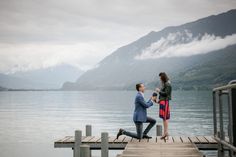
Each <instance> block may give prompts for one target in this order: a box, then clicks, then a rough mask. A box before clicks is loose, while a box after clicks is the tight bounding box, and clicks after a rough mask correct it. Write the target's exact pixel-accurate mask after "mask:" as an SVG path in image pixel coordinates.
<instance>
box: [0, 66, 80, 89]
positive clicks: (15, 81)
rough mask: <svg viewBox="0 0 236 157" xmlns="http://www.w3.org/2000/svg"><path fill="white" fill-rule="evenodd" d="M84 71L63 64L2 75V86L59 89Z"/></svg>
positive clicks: (0, 77)
mask: <svg viewBox="0 0 236 157" xmlns="http://www.w3.org/2000/svg"><path fill="white" fill-rule="evenodd" d="M82 73H83V71H82V70H80V69H78V68H75V67H73V66H70V65H66V64H62V65H57V66H54V67H49V68H44V69H37V70H31V71H25V72H16V73H13V74H8V75H6V74H0V86H4V87H7V88H12V89H58V88H60V87H61V86H62V84H63V83H64V82H66V81H76V79H77V78H78V77H79V76H80V75H81V74H82Z"/></svg>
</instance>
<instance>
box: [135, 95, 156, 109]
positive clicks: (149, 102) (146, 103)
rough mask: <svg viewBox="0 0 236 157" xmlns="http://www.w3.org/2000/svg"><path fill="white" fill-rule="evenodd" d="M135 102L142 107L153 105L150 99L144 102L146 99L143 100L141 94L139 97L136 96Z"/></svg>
mask: <svg viewBox="0 0 236 157" xmlns="http://www.w3.org/2000/svg"><path fill="white" fill-rule="evenodd" d="M137 102H138V103H139V104H141V105H142V106H143V107H145V108H149V107H151V106H152V105H153V102H152V101H151V99H150V100H148V101H147V102H146V101H145V100H144V98H143V97H141V96H139V97H138V98H137Z"/></svg>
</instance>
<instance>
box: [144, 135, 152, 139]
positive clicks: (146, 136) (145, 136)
mask: <svg viewBox="0 0 236 157" xmlns="http://www.w3.org/2000/svg"><path fill="white" fill-rule="evenodd" d="M143 138H147V139H151V138H152V137H151V136H148V135H143Z"/></svg>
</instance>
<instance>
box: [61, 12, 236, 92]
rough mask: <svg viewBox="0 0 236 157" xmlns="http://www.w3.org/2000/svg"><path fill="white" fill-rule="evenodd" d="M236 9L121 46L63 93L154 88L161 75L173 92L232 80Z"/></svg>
mask: <svg viewBox="0 0 236 157" xmlns="http://www.w3.org/2000/svg"><path fill="white" fill-rule="evenodd" d="M235 19H236V10H230V11H228V12H225V13H222V14H219V15H212V16H209V17H206V18H203V19H199V20H197V21H194V22H190V23H186V24H183V25H180V26H170V27H166V28H164V29H163V30H161V31H158V32H155V31H152V32H150V33H148V34H147V35H145V36H143V37H142V38H140V39H138V40H136V41H134V42H132V43H130V44H128V45H126V46H123V47H120V48H119V49H117V50H116V51H114V52H113V53H112V54H111V55H109V56H107V57H106V58H105V59H103V60H102V61H101V62H100V63H99V64H98V66H97V67H96V68H94V69H92V70H89V71H87V72H85V73H84V74H83V75H82V76H81V77H79V78H78V80H77V81H76V82H74V83H73V82H66V83H64V85H63V87H62V89H63V90H95V89H99V90H102V89H133V87H134V84H135V83H137V82H143V83H145V84H147V86H148V87H149V88H154V87H155V86H156V85H158V81H157V80H158V77H157V74H158V73H159V72H161V71H166V72H167V73H168V74H169V75H170V76H171V81H172V83H173V86H174V88H176V89H209V88H212V87H214V86H217V85H220V84H224V83H227V82H228V81H230V80H231V79H234V78H236V63H235V60H236V53H235V51H236V20H235Z"/></svg>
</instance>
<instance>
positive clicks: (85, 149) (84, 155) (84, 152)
mask: <svg viewBox="0 0 236 157" xmlns="http://www.w3.org/2000/svg"><path fill="white" fill-rule="evenodd" d="M90 155H91V154H90V147H89V145H85V144H82V145H80V157H90Z"/></svg>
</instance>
